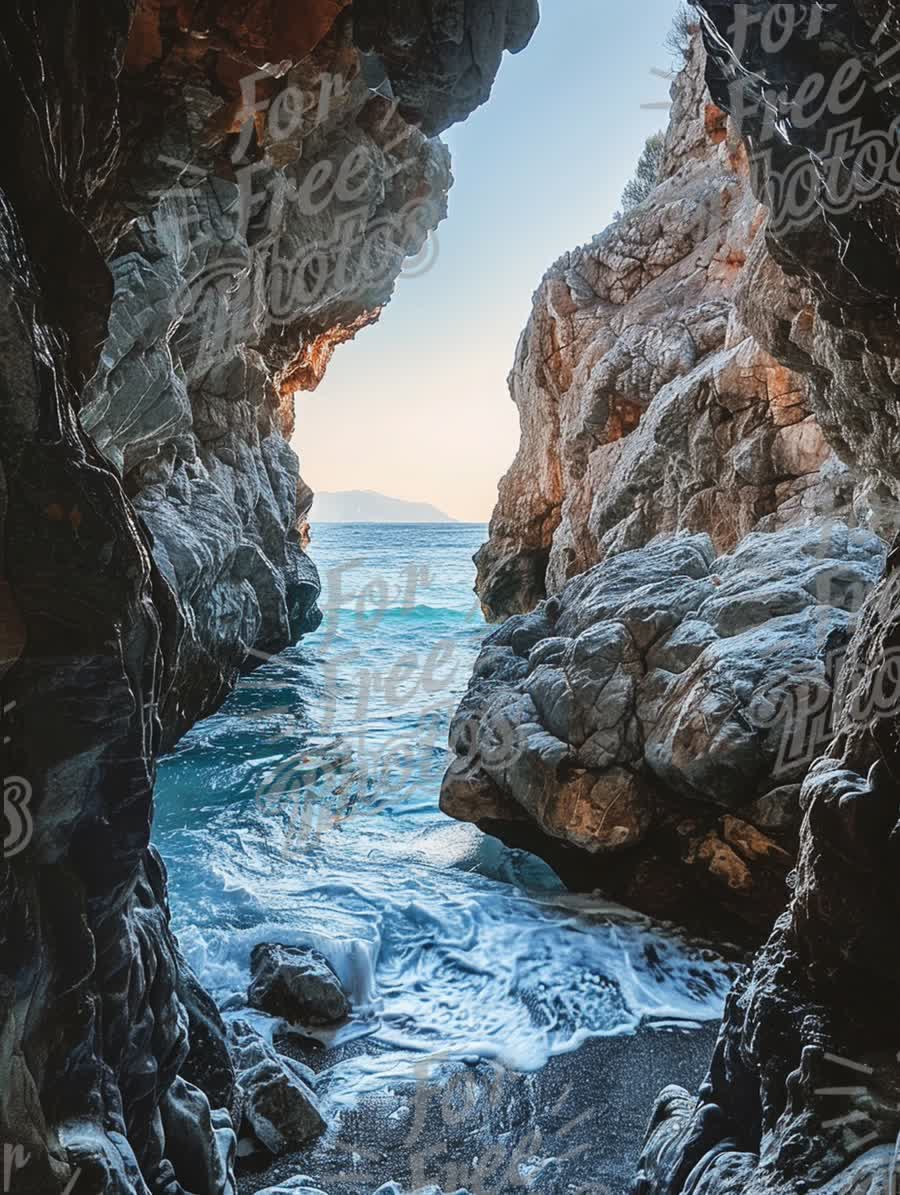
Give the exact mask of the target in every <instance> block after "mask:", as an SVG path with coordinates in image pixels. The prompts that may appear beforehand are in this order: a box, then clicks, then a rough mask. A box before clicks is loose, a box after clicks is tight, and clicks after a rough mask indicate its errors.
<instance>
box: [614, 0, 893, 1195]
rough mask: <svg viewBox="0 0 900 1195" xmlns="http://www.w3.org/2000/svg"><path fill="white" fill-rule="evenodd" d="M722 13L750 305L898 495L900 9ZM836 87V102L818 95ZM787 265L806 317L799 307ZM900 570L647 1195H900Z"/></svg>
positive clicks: (887, 582) (853, 660)
mask: <svg viewBox="0 0 900 1195" xmlns="http://www.w3.org/2000/svg"><path fill="white" fill-rule="evenodd" d="M703 9H704V13H705V17H704V24H705V35H706V39H707V44H708V46H709V48H710V52H711V60H710V66H709V72H708V78H709V83H710V87H711V89H712V92H713V95H714V97H715V98H716V101H717V102H718V103H719V104H721V105H722V106H724V107H727V108H728V110H729V111H731V112H732V113H733V114H734V116H735V118H736V119H737V120H738V122H739V124H740V128H741V132H742V134H743V136H744V138H745V140H746V142H747V144H748V145H749V146H751V147H752V148H753V158H754V174H755V184H756V187H757V191H758V193H759V194H760V195H761V196H762V197H764V198H765V200H766V203H767V206H768V208H769V216H768V229H767V234H766V240H765V243H764V244H761V245H760V247H759V250H758V252H757V253H756V255H755V262H754V264H753V270H752V283H751V286H750V287H749V293H748V296H747V300H746V304H745V311H746V313H747V316H748V318H750V319H751V320H752V322H753V325H754V327H755V329H756V332H757V334H758V335H759V336H760V337H762V338H763V341H764V343H766V344H768V345H769V347H770V351H772V352H773V353H775V354H776V355H777V356H778V357H779V358H780V359H781V360H784V361H790V362H791V363H793V364H794V366H795V367H796V368H801V369H802V370H803V371H804V372H805V373H806V375H807V377H808V378H809V379H810V381H811V394H812V395H813V403H814V408H815V410H816V412H817V416H818V419H819V423H820V426H822V427H823V429H825V430H826V431H827V434H828V436H829V438H830V439H831V440H832V442H833V443H834V445H835V447H837V448H838V449H839V450H840V451H841V453H842V455H843V456H844V457H845V458H846V459H847V460H848V461H849V462H850V463H851V464H852V465H853V466H855V467H856V468H858V469H860V470H863V471H865V473H866V474H867V475H868V476H869V477H871V478H872V479H873V480H874V481H875V482H877V484H878V485H879V486H880V487H881V488H882V490H883V491H885V492H887V493H889V494H891V495H896V494H897V486H898V479H900V473H898V469H897V463H896V455H895V454H894V453H893V450H892V445H893V443H894V437H895V428H896V423H897V412H898V391H897V375H896V368H895V365H896V360H897V355H898V331H897V307H898V271H897V264H898V260H897V259H898V248H897V244H898V241H897V229H898V227H900V210H898V208H900V204H898V193H897V189H896V187H897V181H898V177H900V176H898V174H897V170H896V139H895V135H894V134H895V126H896V110H897V86H898V84H897V76H896V68H895V63H896V57H895V55H896V47H897V45H898V40H900V13H898V11H897V6H896V5H894V4H888V5H887V6H884V5H880V6H875V5H872V4H868V3H864V2H863V0H856V2H854V3H851V4H847V5H842V6H839V7H835V8H834V9H831V10H829V12H828V14H827V17H826V18H825V20H824V21H823V16H825V14H824V13H823V12H821V11H820V10H819V9H818V8H816V7H812V8H810V9H808V10H805V12H804V16H803V17H802V19H801V18H800V17H799V10H798V12H797V14H796V17H795V20H794V23H793V26H792V27H790V28H788V29H787V37H786V39H785V40H784V41H783V43H782V42H781V41H780V40H779V41H778V42H777V43H773V40H772V38H771V37H770V36H769V35H768V34H767V33H766V28H765V26H764V24H763V23H762V18H764V17H765V6H763V5H751V6H749V7H748V10H747V12H748V13H749V18H750V19H748V20H745V19H743V18H742V14H741V13H739V12H737V11H736V7H735V6H734V5H732V4H726V3H720V2H716V0H704V3H703ZM736 16H737V17H739V18H742V19H739V20H738V21H737V22H736V21H735V18H736ZM732 26H736V27H735V28H732ZM770 32H771V31H770ZM736 39H737V40H736ZM773 44H777V45H778V46H779V49H778V52H777V53H776V52H774V50H773ZM819 80H821V88H823V89H831V90H830V94H829V93H828V92H826V90H820V91H819V92H818V93H817V94H818V100H817V102H815V103H813V102H812V97H813V95H814V94H815V93H816V88H817V87H819V86H820V85H819ZM835 81H837V82H835ZM850 82H852V88H848V86H847V84H848V83H850ZM773 117H774V118H775V123H776V124H777V131H776V130H775V128H774V127H773ZM873 147H874V148H873ZM878 147H881V148H880V149H879V148H878ZM873 153H874V158H871V159H870V156H869V155H871V154H873ZM870 161H871V163H872V165H871V169H869V168H868V166H867V163H869V162H870ZM774 262H777V263H778V265H777V267H776V266H775V265H774V264H773V263H774ZM779 269H783V270H787V271H788V272H789V273H790V275H791V277H792V278H793V279H794V280H795V284H796V285H797V286H799V287H800V290H801V294H802V296H803V299H804V304H805V307H804V316H803V318H802V319H797V318H793V319H791V318H787V314H786V312H785V308H784V307H783V305H782V302H781V295H780V290H779V288H778V287H777V286H776V285H773V278H777V277H778V276H779ZM896 568H897V556H896V548H894V550H892V552H891V553H890V555H889V557H888V563H887V571H886V576H885V577H884V579H883V580H882V581H881V583H880V584H879V586H878V587H877V588H876V590H875V591H874V593H873V594H872V596H871V597H870V599H869V600H868V602H867V604H866V607H865V608H864V611H863V614H862V617H861V619H860V622H859V625H858V627H857V629H856V632H855V634H854V636H853V639H852V642H851V645H850V653H849V659H850V665H851V670H850V674H849V678H848V682H847V700H846V701H845V702H843V703H842V704H841V706H840V716H839V718H838V719H837V725H836V735H835V738H834V741H833V743H832V745H831V747H830V749H829V750H828V751H827V752H826V753H825V754H824V755H823V757H822V758H820V759H819V760H818V761H817V762H816V763H815V764H814V765H813V767H812V769H811V770H810V773H809V775H808V776H807V778H806V781H805V782H804V785H803V789H802V793H801V806H802V809H803V814H804V817H803V824H802V829H801V835H800V848H799V857H798V864H797V868H796V875H795V879H794V883H793V895H792V899H791V901H790V903H789V905H788V908H787V911H786V912H785V913H784V914H783V915H782V916H781V917H780V918H779V919H778V921H777V922H776V925H775V928H774V930H773V932H772V935H771V937H770V939H769V941H768V943H767V944H766V946H765V947H764V948H763V949H762V951H761V952H760V954H759V955H758V956H757V958H756V960H755V962H754V963H753V965H752V967H751V968H750V969H749V971H748V972H747V974H746V976H745V977H744V979H743V980H742V981H741V982H740V983H739V984H738V985H737V987H736V989H735V991H734V992H733V993H732V995H731V997H730V999H729V1002H728V1006H727V1009H726V1015H725V1020H724V1023H723V1027H722V1031H721V1034H720V1038H719V1042H718V1045H717V1047H716V1051H715V1054H714V1057H713V1060H712V1065H711V1068H710V1072H709V1076H708V1078H707V1080H706V1082H705V1083H704V1085H703V1086H702V1088H701V1089H700V1093H699V1096H698V1098H697V1099H694V1098H692V1097H689V1096H688V1095H687V1093H686V1092H684V1091H681V1090H679V1089H669V1090H667V1091H666V1092H664V1093H663V1094H662V1096H661V1097H660V1101H659V1103H658V1106H657V1109H656V1112H655V1115H654V1118H653V1122H652V1124H651V1126H650V1132H649V1134H648V1140H647V1147H646V1150H645V1154H644V1158H643V1161H642V1165H641V1173H640V1176H639V1178H638V1181H637V1183H636V1186H635V1191H637V1192H639V1193H640V1195H649V1193H650V1192H653V1193H659V1195H662V1193H663V1192H665V1193H667V1195H668V1193H674V1192H687V1191H691V1192H693V1193H695V1195H701V1193H702V1195H713V1193H715V1195H725V1193H731V1192H733V1193H734V1195H737V1193H738V1192H740V1193H741V1195H748V1193H749V1195H752V1193H754V1192H767V1193H771V1192H784V1193H787V1192H790V1193H792V1195H793V1193H795V1192H796V1193H799V1192H811V1191H816V1192H823V1193H824V1192H828V1193H829V1195H849V1193H850V1192H852V1191H869V1192H872V1193H873V1195H874V1193H875V1192H885V1193H887V1192H890V1191H892V1190H894V1189H895V1187H896V1181H897V1140H898V1130H900V1113H898V1107H900V1103H898V1099H897V1092H898V1088H900V1070H898V1061H897V1060H898V1054H897V1047H898V1042H897V1028H896V1007H897V999H898V982H900V977H898V972H897V966H896V962H895V961H894V958H893V952H892V950H891V943H892V940H893V934H894V926H895V924H896V918H897V908H898V888H897V865H896V858H895V853H896V847H897V840H898V824H900V823H898V813H900V808H898V777H900V761H898V739H897V689H896V681H895V678H896V662H895V652H896V642H897V638H896V636H897V624H898V588H897V571H896Z"/></svg>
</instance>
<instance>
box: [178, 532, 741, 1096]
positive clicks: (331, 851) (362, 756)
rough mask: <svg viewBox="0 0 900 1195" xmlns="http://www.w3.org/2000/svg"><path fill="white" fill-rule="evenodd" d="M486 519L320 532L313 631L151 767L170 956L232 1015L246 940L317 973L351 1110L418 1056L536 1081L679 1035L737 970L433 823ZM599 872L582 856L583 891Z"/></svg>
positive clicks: (717, 1000) (454, 827)
mask: <svg viewBox="0 0 900 1195" xmlns="http://www.w3.org/2000/svg"><path fill="white" fill-rule="evenodd" d="M485 537H486V528H485V526H484V525H482V524H459V523H442V524H412V525H407V524H363V523H357V524H319V525H315V526H314V527H313V539H312V543H311V546H310V549H309V551H310V554H311V555H312V557H313V558H314V560H315V561H316V563H317V565H318V567H319V570H320V573H321V576H322V582H323V594H322V601H321V606H322V610H323V613H324V620H323V623H322V626H321V628H320V629H319V630H318V631H317V632H316V633H315V634H313V635H310V636H308V637H306V638H305V639H304V640H303V641H302V642H301V643H300V644H298V645H297V646H296V647H292V648H290V649H288V650H287V651H285V652H283V653H281V654H280V655H278V656H275V657H273V658H272V659H270V660H266V661H261V663H260V667H259V668H258V669H257V670H256V671H255V672H253V673H252V674H250V675H248V676H247V677H246V678H245V679H243V680H242V681H241V683H240V684H239V685H238V687H237V690H236V691H235V692H234V694H233V695H232V696H231V697H230V698H229V699H228V701H227V702H226V703H225V705H224V706H223V707H222V709H221V710H220V712H218V713H217V714H216V715H215V716H213V717H211V718H209V719H207V720H206V721H204V722H202V723H201V724H199V725H198V726H196V727H195V728H194V729H193V730H192V731H191V732H190V733H189V734H188V735H186V736H185V738H184V739H183V740H182V741H181V742H180V744H179V745H178V747H177V748H176V749H175V750H174V752H173V753H172V754H171V755H169V756H168V757H167V758H165V759H164V760H163V761H162V763H161V766H160V770H159V780H158V786H157V813H156V822H155V831H154V833H155V843H156V845H157V847H158V848H159V850H160V852H161V854H162V856H163V858H164V860H165V862H166V865H167V867H168V873H169V882H170V892H171V897H172V908H173V915H174V928H175V931H176V933H177V935H178V938H179V941H180V943H181V947H182V949H183V951H184V953H185V954H186V956H187V958H188V960H189V961H190V963H191V964H192V966H193V967H194V969H195V971H196V972H197V974H198V975H199V976H200V978H201V980H202V981H203V982H204V984H205V985H206V987H207V989H208V990H210V991H211V992H212V994H213V995H214V996H215V998H216V1000H217V1001H218V1003H219V1005H220V1007H221V1008H222V1009H223V1012H224V1015H225V1016H226V1018H227V1017H240V1018H242V1019H245V1020H248V1019H249V1020H251V1021H252V1023H254V1024H255V1025H256V1026H257V1027H258V1028H259V1029H260V1030H261V1031H262V1032H263V1033H265V1034H266V1035H267V1036H269V1037H270V1038H271V1037H272V1034H273V1033H274V1031H275V1028H276V1025H275V1023H274V1022H272V1021H270V1020H269V1018H267V1017H265V1016H264V1015H263V1014H260V1013H250V1012H248V1010H247V1008H246V1001H245V994H246V989H247V985H248V982H249V960H250V952H251V950H252V948H253V947H254V945H256V944H257V943H259V942H279V943H284V944H288V945H306V946H312V947H314V948H315V949H317V950H319V951H320V952H321V953H322V954H323V955H325V957H326V958H327V959H328V960H329V962H330V963H331V965H332V967H333V969H334V970H335V971H336V973H337V974H338V976H339V978H340V979H341V981H342V983H343V984H344V986H345V988H346V990H347V991H348V993H349V994H350V996H351V999H352V1002H353V1015H352V1017H351V1019H350V1021H349V1022H348V1023H346V1024H344V1025H343V1026H341V1027H340V1028H339V1029H337V1030H318V1031H315V1032H318V1034H319V1035H320V1037H321V1038H322V1039H323V1041H324V1044H325V1045H326V1046H329V1047H337V1046H340V1045H342V1044H343V1043H346V1042H348V1041H357V1042H360V1041H362V1039H365V1040H364V1043H363V1044H365V1045H366V1046H367V1047H368V1048H360V1047H359V1045H358V1046H357V1048H354V1049H351V1050H339V1049H336V1050H335V1054H334V1056H335V1058H336V1059H338V1061H336V1063H335V1067H334V1074H333V1075H332V1076H331V1077H330V1081H329V1083H328V1084H327V1085H326V1086H327V1090H328V1099H329V1100H330V1101H331V1103H332V1104H333V1105H334V1106H336V1107H339V1108H340V1107H351V1106H352V1105H353V1104H354V1101H356V1100H358V1099H360V1097H361V1096H364V1095H365V1093H366V1092H371V1091H374V1090H382V1089H383V1088H384V1084H385V1083H386V1082H388V1081H393V1082H395V1081H402V1080H403V1079H404V1077H411V1076H414V1075H416V1074H419V1073H421V1066H422V1063H423V1060H426V1061H427V1060H430V1059H431V1060H438V1061H439V1060H447V1059H449V1060H466V1061H471V1060H473V1059H486V1060H493V1061H495V1062H496V1063H499V1064H502V1066H504V1067H507V1068H510V1069H512V1070H516V1071H523V1072H534V1071H537V1070H539V1069H540V1068H541V1067H543V1066H544V1065H545V1064H546V1062H547V1060H548V1059H549V1058H551V1057H553V1056H555V1055H558V1054H564V1053H567V1052H570V1051H574V1050H577V1049H578V1048H579V1046H580V1045H581V1044H582V1043H583V1042H585V1041H586V1040H587V1039H589V1038H591V1037H601V1036H613V1035H628V1034H634V1033H636V1032H637V1031H638V1030H639V1029H641V1028H643V1027H646V1026H648V1025H650V1026H659V1027H664V1026H671V1025H676V1026H681V1027H685V1028H690V1027H692V1026H699V1025H701V1024H702V1023H704V1022H709V1021H714V1020H715V1019H717V1018H718V1017H719V1016H720V1015H721V1012H722V1007H723V1001H724V997H725V994H726V992H727V989H728V986H729V984H730V980H731V978H732V973H731V970H730V968H729V967H727V966H726V965H724V964H721V965H720V964H719V963H718V962H717V961H716V960H715V959H714V958H711V957H710V956H709V954H708V952H704V951H702V950H700V949H698V948H696V947H694V946H692V945H690V944H688V943H686V942H685V941H684V940H683V939H681V938H679V937H678V936H677V935H676V934H674V933H671V932H668V931H666V930H664V929H662V928H660V927H658V926H655V925H653V924H652V923H650V922H649V921H647V920H646V919H645V918H643V917H640V916H638V915H636V914H634V913H630V912H629V911H627V910H625V909H621V908H619V907H617V906H615V905H612V904H610V903H609V902H608V901H605V900H604V899H603V898H602V897H600V896H598V895H593V896H592V895H583V894H582V895H575V894H572V893H568V892H567V891H566V890H565V889H564V888H563V886H562V885H561V884H560V882H559V881H558V880H557V878H556V876H555V875H554V873H553V872H552V871H551V870H550V869H549V867H547V866H546V865H545V864H544V863H542V862H541V861H540V860H538V859H536V858H535V857H533V856H531V855H529V854H527V853H525V852H523V851H519V850H511V849H507V848H506V847H505V846H504V845H503V844H501V843H500V842H499V841H497V840H496V839H494V838H491V837H487V836H485V835H483V834H482V833H481V832H480V831H479V830H478V829H477V828H476V827H474V826H471V825H465V824H462V823H459V822H456V821H453V820H451V819H450V818H448V817H446V816H444V815H443V814H442V813H441V812H440V809H439V806H438V797H439V791H440V784H441V777H442V775H443V773H444V769H445V767H446V765H447V763H448V759H449V756H448V751H447V732H448V726H449V722H450V718H451V716H452V713H453V710H454V707H455V705H456V703H457V701H458V699H459V697H460V695H461V694H462V693H463V691H464V690H465V687H466V684H467V682H468V679H469V675H470V672H471V668H472V664H473V661H474V660H475V657H476V655H477V653H478V650H479V646H480V644H481V641H482V640H483V638H484V637H485V635H486V634H487V633H488V631H489V628H488V627H487V626H486V624H485V622H484V619H483V617H482V614H481V611H480V608H479V604H478V600H477V598H476V596H475V594H474V592H473V583H474V579H475V569H474V565H473V563H472V556H473V553H474V552H475V551H476V550H477V548H478V547H479V545H480V544H481V543H482V542H483V541H484V539H485ZM600 875H601V869H600V864H599V863H598V881H599V878H600Z"/></svg>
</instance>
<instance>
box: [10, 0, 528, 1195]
mask: <svg viewBox="0 0 900 1195" xmlns="http://www.w3.org/2000/svg"><path fill="white" fill-rule="evenodd" d="M536 18H537V6H536V3H534V0H496V2H495V3H491V4H485V5H480V6H478V8H477V11H476V9H475V7H474V6H472V5H465V4H463V3H462V0H459V2H458V3H456V2H454V3H451V4H446V3H440V4H438V3H426V4H423V5H419V6H417V7H415V9H413V8H410V7H409V6H401V5H383V4H377V5H376V4H366V3H363V2H362V0H360V3H359V4H357V5H355V6H353V7H352V8H351V6H350V5H349V4H348V3H346V0H314V2H313V3H310V4H304V5H298V4H295V3H293V2H287V0H215V2H213V3H192V2H182V0H177V2H176V0H104V2H103V3H101V2H100V0H54V2H53V3H49V4H47V3H38V2H37V0H11V2H10V3H8V4H6V5H5V6H4V7H3V10H2V13H0V91H2V96H3V101H4V112H5V114H6V117H7V122H8V128H9V137H8V142H7V146H6V151H7V152H6V153H5V154H4V156H3V160H2V163H0V262H2V271H3V278H4V288H3V295H2V300H0V328H2V335H0V421H2V431H3V434H2V436H0V544H2V555H0V573H2V583H0V602H2V614H3V617H2V626H3V632H4V635H3V648H4V650H3V657H2V683H3V702H2V707H3V736H2V737H3V754H4V777H5V787H4V814H5V821H6V831H5V837H4V851H3V857H2V860H0V912H2V918H0V920H2V929H0V935H2V950H0V1044H2V1048H0V1142H3V1143H5V1145H6V1146H9V1149H10V1150H12V1151H13V1152H12V1153H9V1152H5V1153H4V1167H11V1168H12V1169H14V1171H15V1175H14V1182H15V1186H14V1189H15V1190H16V1191H20V1192H22V1193H23V1195H38V1193H40V1195H50V1193H52V1192H55V1191H62V1190H64V1189H67V1188H68V1189H71V1188H72V1184H73V1182H77V1190H78V1191H79V1192H85V1193H86V1195H91V1193H96V1195H100V1193H101V1192H102V1193H104V1195H148V1192H152V1193H153V1195H182V1193H183V1192H188V1191H189V1192H191V1193H193V1195H213V1193H215V1195H224V1193H226V1192H232V1191H233V1190H234V1181H233V1176H232V1172H231V1167H232V1159H233V1151H234V1146H235V1139H234V1133H233V1126H232V1123H231V1119H230V1111H232V1110H233V1109H234V1106H235V1102H234V1071H233V1068H232V1066H231V1063H230V1061H229V1055H228V1052H227V1049H226V1046H225V1042H224V1038H223V1032H222V1026H221V1022H220V1021H219V1019H218V1015H217V1013H216V1010H215V1008H214V1006H213V1005H212V1004H211V1002H210V1001H209V1000H208V998H207V997H206V996H205V995H204V993H203V992H202V990H201V989H200V988H199V985H197V983H196V981H195V980H194V979H193V977H192V976H191V975H190V973H189V971H188V970H187V968H186V966H185V965H184V963H183V961H182V960H181V958H180V956H179V953H178V949H177V944H176V943H175V941H174V939H173V937H172V934H171V932H170V929H169V913H168V904H167V896H166V880H165V872H164V869H163V866H162V864H161V861H160V859H159V858H158V856H157V855H156V854H155V853H154V851H153V850H152V849H151V848H150V847H149V837H150V827H151V819H152V808H153V780H154V771H155V762H156V758H157V756H158V753H159V751H160V750H161V749H162V748H163V747H164V746H165V745H166V744H171V743H172V742H174V741H175V739H176V738H177V737H178V735H179V734H180V733H182V732H183V731H184V730H185V729H186V728H187V727H188V726H189V725H191V723H192V722H194V721H195V720H196V719H197V718H199V717H202V716H204V715H205V714H207V713H209V712H210V711H211V710H213V709H214V708H215V707H216V706H217V704H218V703H220V702H221V700H222V699H223V697H224V696H225V695H226V694H227V692H228V690H229V689H230V687H231V686H232V685H233V684H234V682H235V680H236V678H237V676H238V674H239V673H240V671H241V670H243V669H246V668H248V667H252V666H253V665H254V663H255V662H256V661H257V660H258V659H259V658H260V657H262V658H264V657H265V656H266V654H267V653H269V652H272V651H276V650H279V649H280V648H281V647H283V646H285V645H286V644H287V643H290V642H293V641H294V640H295V639H296V638H297V637H298V636H299V635H300V634H302V633H303V632H304V631H305V630H307V629H309V628H310V627H311V626H313V625H314V624H315V620H316V610H315V599H316V595H317V592H318V580H317V577H316V574H315V570H314V568H313V567H312V565H311V563H310V562H309V560H308V559H307V557H306V556H305V554H304V552H303V542H304V530H305V514H306V512H307V511H308V509H309V504H310V501H311V495H310V493H309V490H308V488H307V487H305V486H304V485H303V483H302V482H301V480H300V477H299V472H298V466H297V461H296V459H295V457H294V455H293V453H292V452H291V450H290V448H289V446H288V442H287V441H288V436H289V435H290V432H291V428H292V420H293V411H292V396H293V393H294V392H295V391H296V390H298V389H302V388H308V387H312V386H314V385H315V384H316V382H317V381H318V379H319V378H320V377H321V375H322V372H323V370H324V369H325V367H326V365H327V362H328V359H329V357H330V354H331V352H332V351H333V350H334V348H335V347H336V346H337V345H339V344H340V343H341V342H342V341H344V340H346V339H348V338H349V337H351V336H353V335H354V334H355V332H356V331H357V330H358V329H359V328H361V327H362V326H364V325H365V324H366V323H369V322H371V321H373V320H374V319H375V318H377V315H378V313H379V310H380V309H381V307H382V306H383V305H384V303H385V302H387V301H388V299H389V297H390V294H391V290H392V287H393V284H394V281H395V279H396V277H397V275H398V274H399V272H400V270H401V268H402V265H403V262H404V260H405V259H407V258H408V257H410V256H413V257H415V255H416V254H418V253H419V252H420V250H421V249H422V246H423V244H424V242H425V239H426V237H427V235H428V233H429V231H430V230H431V229H432V228H433V227H434V226H435V224H436V223H437V221H438V220H439V219H440V218H441V217H442V216H443V214H444V210H445V207H444V205H445V197H446V190H447V187H448V186H449V182H450V177H449V163H448V159H447V155H446V152H445V150H444V149H443V147H442V146H441V144H440V143H439V142H437V141H435V140H433V139H432V137H433V134H435V133H436V132H438V131H439V130H440V129H441V128H444V127H446V126H447V125H448V124H450V123H451V122H452V121H453V120H456V119H461V118H463V117H464V116H465V115H467V114H468V112H470V111H471V110H472V108H473V107H475V106H476V105H477V104H478V103H481V102H483V101H484V99H485V98H486V97H487V95H488V93H489V91H490V85H491V81H492V79H493V77H494V74H495V72H496V69H497V66H498V64H499V61H500V57H501V55H502V53H503V51H504V49H506V48H509V49H520V48H521V47H522V46H523V45H524V43H525V42H526V41H527V39H528V36H529V34H530V32H531V30H532V29H533V27H534V24H535V21H536ZM410 45H414V46H415V47H416V54H415V56H414V58H413V59H412V60H410V59H409V58H408V57H407V54H406V51H407V49H408V47H409V46H410Z"/></svg>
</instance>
